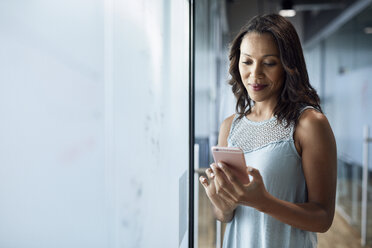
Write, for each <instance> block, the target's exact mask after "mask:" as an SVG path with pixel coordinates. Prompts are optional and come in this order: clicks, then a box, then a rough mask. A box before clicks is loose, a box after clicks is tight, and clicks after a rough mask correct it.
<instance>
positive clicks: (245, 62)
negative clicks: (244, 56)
mask: <svg viewBox="0 0 372 248" xmlns="http://www.w3.org/2000/svg"><path fill="white" fill-rule="evenodd" d="M243 64H246V65H251V64H252V61H243Z"/></svg>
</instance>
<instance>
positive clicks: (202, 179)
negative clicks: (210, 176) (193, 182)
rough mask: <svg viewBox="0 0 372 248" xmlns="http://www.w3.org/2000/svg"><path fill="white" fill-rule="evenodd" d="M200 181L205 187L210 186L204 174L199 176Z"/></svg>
mask: <svg viewBox="0 0 372 248" xmlns="http://www.w3.org/2000/svg"><path fill="white" fill-rule="evenodd" d="M199 181H200V183H201V184H202V185H203V186H204V188H207V187H208V185H209V183H208V180H207V179H206V178H205V177H203V176H201V177H199Z"/></svg>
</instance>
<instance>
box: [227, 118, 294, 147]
mask: <svg viewBox="0 0 372 248" xmlns="http://www.w3.org/2000/svg"><path fill="white" fill-rule="evenodd" d="M286 124H287V122H286V121H283V122H282V123H279V122H278V120H277V119H276V118H275V117H273V118H271V119H270V120H267V121H262V122H254V121H251V120H249V119H247V118H246V117H243V118H241V119H238V118H237V116H236V117H235V118H234V121H233V123H232V125H231V130H234V131H233V132H231V133H230V135H229V140H228V141H229V143H230V144H231V145H232V146H234V147H240V148H241V149H242V150H243V151H244V152H250V151H253V150H255V149H259V148H261V147H264V146H266V145H268V144H271V143H274V142H280V141H284V140H291V139H292V134H293V124H290V125H289V126H288V127H287V128H286Z"/></svg>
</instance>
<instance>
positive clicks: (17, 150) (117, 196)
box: [0, 0, 190, 248]
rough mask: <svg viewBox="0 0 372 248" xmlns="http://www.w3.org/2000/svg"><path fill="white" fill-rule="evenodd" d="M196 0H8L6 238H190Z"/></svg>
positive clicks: (4, 17)
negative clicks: (192, 9) (193, 12)
mask: <svg viewBox="0 0 372 248" xmlns="http://www.w3.org/2000/svg"><path fill="white" fill-rule="evenodd" d="M189 4H190V3H189V1H187V0H143V1H129V0H91V1H86V0H73V1H72V0H66V1H42V0H32V1H22V0H21V1H0V55H1V56H0V65H1V66H0V115H1V117H2V121H1V124H0V137H1V139H0V165H1V166H0V199H1V204H0V220H1V221H0V247H14V248H44V247H45V248H49V247H54V248H58V247H63V248H65V247H71V248H73V247H79V248H81V247H89V248H94V247H97V248H103V247H110V248H111V247H112V248H113V247H128V248H131V247H133V248H139V247H188V182H189V178H188V174H189V173H188V167H189V145H188V144H189V133H188V130H189V116H188V113H189Z"/></svg>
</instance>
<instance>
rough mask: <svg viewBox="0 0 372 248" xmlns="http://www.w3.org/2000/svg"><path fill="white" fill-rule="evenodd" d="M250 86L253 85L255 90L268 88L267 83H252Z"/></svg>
mask: <svg viewBox="0 0 372 248" xmlns="http://www.w3.org/2000/svg"><path fill="white" fill-rule="evenodd" d="M249 86H251V88H252V89H253V90H254V91H260V90H263V89H264V88H266V87H267V84H250V85H249Z"/></svg>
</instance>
